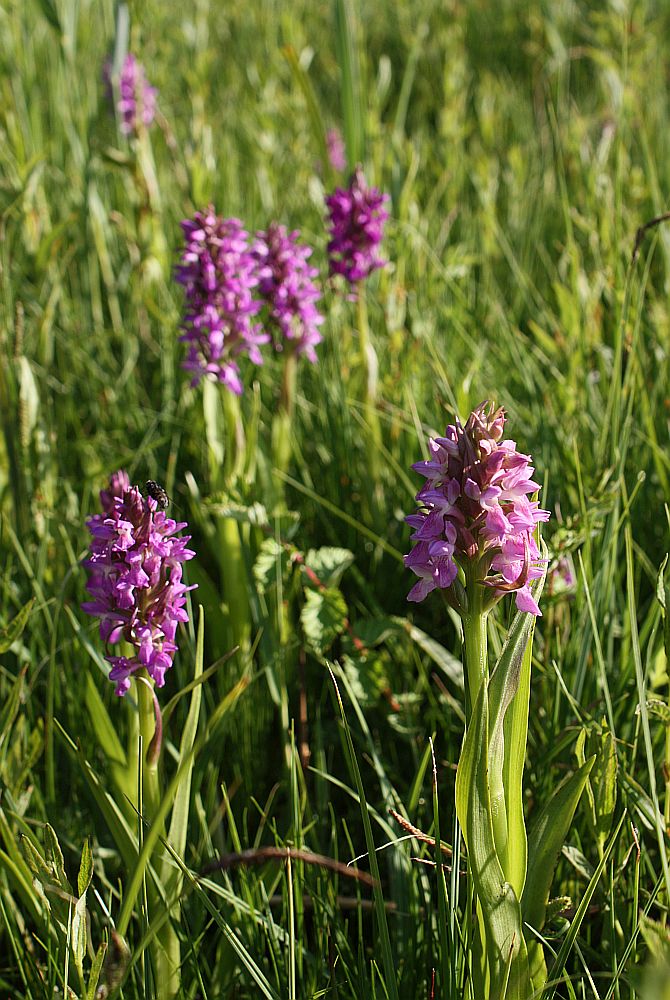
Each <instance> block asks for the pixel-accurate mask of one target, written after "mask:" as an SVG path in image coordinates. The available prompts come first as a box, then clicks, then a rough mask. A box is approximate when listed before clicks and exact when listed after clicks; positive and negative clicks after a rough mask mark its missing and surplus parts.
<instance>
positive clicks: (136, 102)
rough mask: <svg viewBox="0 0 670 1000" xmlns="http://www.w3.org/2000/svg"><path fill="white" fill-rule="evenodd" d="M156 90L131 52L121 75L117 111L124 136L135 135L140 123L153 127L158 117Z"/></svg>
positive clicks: (124, 63) (125, 60)
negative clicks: (155, 118) (156, 116)
mask: <svg viewBox="0 0 670 1000" xmlns="http://www.w3.org/2000/svg"><path fill="white" fill-rule="evenodd" d="M156 94H157V91H156V88H155V87H150V86H149V83H148V81H147V77H146V73H145V72H144V66H142V64H141V63H139V62H138V61H137V59H136V58H135V56H134V55H133V54H132V53H131V52H129V53H128V54H127V56H126V58H125V59H124V60H123V65H122V67H121V73H120V74H119V99H118V102H117V105H116V107H117V111H118V112H119V118H120V125H119V127H120V129H121V131H122V132H123V133H124V135H134V134H136V133H137V132H138V130H139V123H140V122H141V123H142V124H143V125H145V126H149V125H151V123H152V122H153V120H154V117H155V115H156Z"/></svg>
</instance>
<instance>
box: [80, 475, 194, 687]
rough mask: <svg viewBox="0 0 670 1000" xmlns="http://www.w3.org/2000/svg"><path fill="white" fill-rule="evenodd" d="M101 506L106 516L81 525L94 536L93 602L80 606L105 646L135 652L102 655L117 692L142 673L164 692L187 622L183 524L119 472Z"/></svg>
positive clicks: (89, 564) (88, 563) (187, 552)
mask: <svg viewBox="0 0 670 1000" xmlns="http://www.w3.org/2000/svg"><path fill="white" fill-rule="evenodd" d="M100 503H101V506H102V509H103V513H102V514H95V515H94V516H93V517H91V518H89V519H88V521H87V522H86V523H87V526H88V529H89V531H90V533H91V552H90V556H89V558H88V559H86V560H85V561H84V566H85V567H86V569H87V570H88V574H89V578H88V583H87V588H86V589H87V590H88V591H89V593H90V594H91V596H92V598H93V599H92V600H90V601H86V602H85V603H84V604H82V609H83V610H84V611H86V612H87V613H88V614H90V615H94V616H95V617H97V618H99V619H100V638H101V639H102V640H103V642H105V643H106V644H107V646H108V647H110V646H116V645H118V644H119V643H121V642H125V643H127V644H128V645H129V646H130V647H132V650H133V652H132V653H131V654H130V655H126V654H125V652H124V653H122V654H121V655H108V656H106V657H105V659H106V660H107V661H108V662H109V663H110V664H111V668H112V669H111V671H110V674H109V679H110V680H111V681H114V683H115V684H116V694H117V695H124V694H125V693H126V691H127V690H128V688H129V687H130V679H131V677H132V675H133V674H134V673H136V672H137V671H138V670H142V669H144V670H146V672H147V674H148V675H149V676H150V677H151V678H153V680H154V681H155V683H156V686H157V687H163V684H164V683H165V673H166V671H167V670H169V668H170V667H171V666H172V660H173V657H174V654H175V652H176V650H177V643H176V642H175V636H176V632H177V626H178V624H179V622H187V621H188V615H187V613H186V609H185V604H186V592H187V591H188V590H191V589H192V588H191V587H187V586H186V585H185V584H184V583H183V582H182V563H184V562H186V560H188V559H192V558H193V556H194V555H195V553H194V552H193V551H191V549H189V548H187V543H188V541H189V539H190V536H189V535H178V534H177V532H179V531H181V530H182V528H185V527H186V522H180V523H177V522H176V521H174V520H173V519H172V518H170V517H168V516H167V515H166V514H165V512H164V511H162V510H157V504H156V501H155V500H153V499H152V498H151V497H148V498H145V497H143V496H142V494H141V493H140V491H139V489H138V488H137V487H136V486H131V485H130V481H129V479H128V475H127V473H125V472H123V471H120V472H117V473H114V474H113V475H112V476H111V477H110V482H109V488H108V489H107V490H102V491H101V492H100Z"/></svg>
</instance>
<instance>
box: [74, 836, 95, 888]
mask: <svg viewBox="0 0 670 1000" xmlns="http://www.w3.org/2000/svg"><path fill="white" fill-rule="evenodd" d="M92 878H93V852H92V851H91V845H90V844H89V842H88V837H87V838H86V840H85V841H84V846H83V847H82V849H81V861H80V862H79V874H78V875H77V891H78V892H79V895H80V896H83V895H84V893H85V892H86V890H87V889H88V887H89V885H90V884H91V879H92Z"/></svg>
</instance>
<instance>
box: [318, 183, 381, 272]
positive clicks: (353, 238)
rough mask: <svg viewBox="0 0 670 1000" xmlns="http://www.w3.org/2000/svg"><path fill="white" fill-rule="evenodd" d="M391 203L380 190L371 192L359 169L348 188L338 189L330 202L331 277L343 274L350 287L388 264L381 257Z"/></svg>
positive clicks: (331, 196) (327, 203)
mask: <svg viewBox="0 0 670 1000" xmlns="http://www.w3.org/2000/svg"><path fill="white" fill-rule="evenodd" d="M388 200H389V198H388V195H387V194H383V193H382V192H381V191H379V190H378V189H377V188H374V187H372V188H369V187H367V185H366V183H365V178H364V176H363V171H362V170H361V168H360V167H357V168H356V170H355V171H354V173H353V175H352V178H351V180H350V182H349V187H347V188H336V189H335V191H334V192H333V194H331V195H328V197H327V198H326V205H327V207H328V215H329V227H330V237H331V238H330V241H329V243H328V256H329V259H330V273H331V275H334V274H341V275H342V276H343V277H344V278H345V279H346V280H347V281H348V282H349V284H350V285H355V284H356V283H357V282H359V281H363V280H364V279H365V278H367V277H368V275H369V274H371V273H372V271H374V270H376V268H379V267H383V266H384V264H385V263H386V261H385V260H384V259H383V258H382V257H380V255H379V244H380V243H381V241H382V236H383V231H384V223H385V222H386V220H387V219H388V212H387V211H386V209H385V208H384V205H385V204H386V202H387V201H388Z"/></svg>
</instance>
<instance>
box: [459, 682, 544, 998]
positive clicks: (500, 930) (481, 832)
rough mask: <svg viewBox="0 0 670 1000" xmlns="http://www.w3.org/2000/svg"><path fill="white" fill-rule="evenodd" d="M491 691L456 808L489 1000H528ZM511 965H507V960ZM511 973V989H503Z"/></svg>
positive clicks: (483, 698)
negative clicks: (498, 787) (494, 772)
mask: <svg viewBox="0 0 670 1000" xmlns="http://www.w3.org/2000/svg"><path fill="white" fill-rule="evenodd" d="M488 774H489V694H488V685H486V684H482V685H481V687H480V689H479V695H478V696H477V702H476V704H475V706H474V709H473V713H472V718H471V720H470V725H469V726H468V730H467V733H466V735H465V740H464V743H463V749H462V750H461V757H460V760H459V762H458V770H457V772H456V812H457V814H458V820H459V822H460V824H461V828H462V830H463V836H464V838H465V843H466V846H467V849H468V859H469V863H470V868H471V871H472V878H473V881H474V885H475V890H476V893H477V899H478V900H479V903H480V906H481V916H482V920H483V924H484V946H485V949H486V957H487V960H488V968H489V976H490V1000H502V998H503V997H505V998H506V1000H526V998H527V996H528V994H529V985H530V975H529V970H528V955H527V952H526V945H525V941H524V938H523V932H522V922H521V907H520V905H519V900H518V899H517V896H516V894H515V892H514V889H513V887H512V886H511V885H510V883H509V882H508V881H507V879H506V878H505V874H504V872H503V869H502V865H501V863H500V858H499V856H498V852H497V850H496V842H495V837H494V832H493V816H492V808H491V801H490V794H489V782H488ZM510 956H511V965H510V966H509V969H508V963H509V962H510ZM508 973H509V982H508V986H507V990H506V992H504V993H503V992H502V991H503V989H504V988H505V987H504V983H505V981H506V979H507V976H508Z"/></svg>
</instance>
